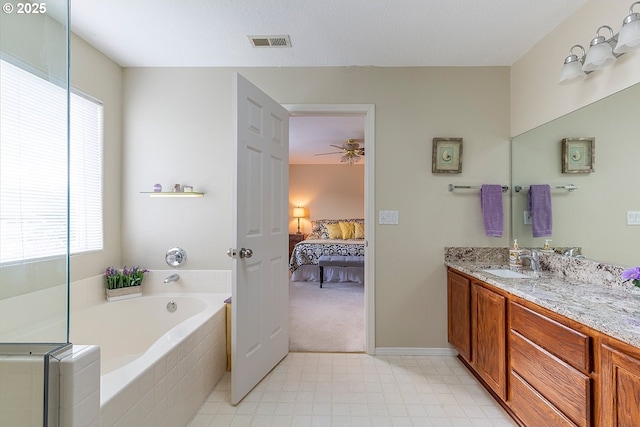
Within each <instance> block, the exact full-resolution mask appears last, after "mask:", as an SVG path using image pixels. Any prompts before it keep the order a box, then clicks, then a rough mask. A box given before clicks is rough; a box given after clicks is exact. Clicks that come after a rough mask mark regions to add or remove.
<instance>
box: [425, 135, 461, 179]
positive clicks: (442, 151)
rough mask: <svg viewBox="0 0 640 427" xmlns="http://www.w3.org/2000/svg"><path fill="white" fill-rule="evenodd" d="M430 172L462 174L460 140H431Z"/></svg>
mask: <svg viewBox="0 0 640 427" xmlns="http://www.w3.org/2000/svg"><path fill="white" fill-rule="evenodd" d="M431 172H432V173H460V172H462V138H433V154H432V158H431Z"/></svg>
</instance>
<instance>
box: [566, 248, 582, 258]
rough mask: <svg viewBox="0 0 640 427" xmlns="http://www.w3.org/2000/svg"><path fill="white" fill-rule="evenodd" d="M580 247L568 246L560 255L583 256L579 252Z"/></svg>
mask: <svg viewBox="0 0 640 427" xmlns="http://www.w3.org/2000/svg"><path fill="white" fill-rule="evenodd" d="M580 252H581V251H580V248H570V249H567V250H566V251H564V252H563V253H562V255H564V256H570V257H574V258H584V255H582V253H580Z"/></svg>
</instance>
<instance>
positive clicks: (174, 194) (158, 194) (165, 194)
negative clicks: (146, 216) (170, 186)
mask: <svg viewBox="0 0 640 427" xmlns="http://www.w3.org/2000/svg"><path fill="white" fill-rule="evenodd" d="M140 193H141V194H148V195H149V197H204V193H200V192H197V191H190V192H185V191H179V192H168V191H164V192H156V191H141V192H140Z"/></svg>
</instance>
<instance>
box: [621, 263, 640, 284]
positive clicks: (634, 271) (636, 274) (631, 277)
mask: <svg viewBox="0 0 640 427" xmlns="http://www.w3.org/2000/svg"><path fill="white" fill-rule="evenodd" d="M622 278H623V279H624V281H625V282H628V281H631V283H633V284H634V285H635V286H637V287H639V288H640V267H633V268H630V269H628V270H625V271H623V272H622Z"/></svg>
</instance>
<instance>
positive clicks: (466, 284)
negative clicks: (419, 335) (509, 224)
mask: <svg viewBox="0 0 640 427" xmlns="http://www.w3.org/2000/svg"><path fill="white" fill-rule="evenodd" d="M447 282H448V283H447V296H448V298H447V308H448V339H449V343H451V345H452V346H454V347H455V348H456V350H458V352H459V353H460V356H461V357H462V359H464V360H465V361H466V362H467V363H468V364H469V365H470V367H471V368H472V369H473V370H474V371H475V372H476V374H478V375H479V376H480V377H481V378H482V379H483V380H484V382H485V383H486V384H487V385H488V386H489V387H490V388H491V389H492V390H493V391H494V392H495V393H496V394H497V395H498V396H499V397H500V398H501V399H502V400H506V390H507V387H506V385H507V384H506V383H507V380H506V372H507V369H506V360H507V359H506V335H505V334H506V332H505V331H506V311H505V310H506V299H505V297H504V296H502V295H499V294H497V293H495V292H493V291H491V290H490V289H488V288H487V287H485V286H483V285H482V284H481V283H480V282H477V281H473V280H470V279H469V278H468V277H466V276H463V275H461V274H458V273H456V272H453V271H449V274H448V278H447Z"/></svg>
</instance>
